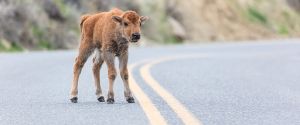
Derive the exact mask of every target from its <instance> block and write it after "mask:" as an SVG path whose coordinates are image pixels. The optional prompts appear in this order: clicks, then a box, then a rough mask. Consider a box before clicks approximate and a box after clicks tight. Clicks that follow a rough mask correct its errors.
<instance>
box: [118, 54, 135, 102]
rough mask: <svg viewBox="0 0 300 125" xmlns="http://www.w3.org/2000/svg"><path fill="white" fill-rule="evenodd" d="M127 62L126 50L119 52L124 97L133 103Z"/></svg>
mask: <svg viewBox="0 0 300 125" xmlns="http://www.w3.org/2000/svg"><path fill="white" fill-rule="evenodd" d="M127 62H128V53H127V52H126V53H123V54H121V55H120V57H119V68H120V75H121V78H122V80H123V84H124V96H125V99H126V101H127V102H128V103H134V98H133V97H132V94H131V90H130V88H129V82H128V69H127Z"/></svg>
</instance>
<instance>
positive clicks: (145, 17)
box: [140, 16, 149, 24]
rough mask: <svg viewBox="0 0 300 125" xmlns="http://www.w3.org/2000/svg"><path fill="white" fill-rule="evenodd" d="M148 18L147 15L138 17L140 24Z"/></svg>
mask: <svg viewBox="0 0 300 125" xmlns="http://www.w3.org/2000/svg"><path fill="white" fill-rule="evenodd" d="M148 19H149V17H147V16H141V18H140V20H141V24H144V23H145V22H146V21H147V20H148Z"/></svg>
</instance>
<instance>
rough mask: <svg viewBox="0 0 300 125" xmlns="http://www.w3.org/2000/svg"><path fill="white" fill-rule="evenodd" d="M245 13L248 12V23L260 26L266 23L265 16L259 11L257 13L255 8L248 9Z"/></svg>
mask: <svg viewBox="0 0 300 125" xmlns="http://www.w3.org/2000/svg"><path fill="white" fill-rule="evenodd" d="M247 12H248V18H249V20H250V21H254V22H259V23H262V24H267V23H268V19H267V16H266V15H265V14H263V13H261V12H260V11H258V10H257V9H256V8H254V7H249V8H248V10H247Z"/></svg>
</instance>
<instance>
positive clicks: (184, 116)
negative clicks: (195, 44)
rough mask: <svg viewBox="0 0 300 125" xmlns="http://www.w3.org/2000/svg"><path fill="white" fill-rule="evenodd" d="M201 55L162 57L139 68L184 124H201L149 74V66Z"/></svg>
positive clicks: (144, 77) (149, 83) (146, 80)
mask: <svg viewBox="0 0 300 125" xmlns="http://www.w3.org/2000/svg"><path fill="white" fill-rule="evenodd" d="M199 57H203V56H198V55H194V56H193V55H191V56H180V57H171V58H162V59H159V60H156V61H153V62H150V63H148V64H146V65H144V66H143V67H142V68H141V69H140V72H141V76H142V78H143V79H144V80H145V82H146V83H147V84H148V85H149V86H150V87H152V89H153V90H154V91H155V92H156V93H157V94H158V95H159V96H161V97H162V98H163V100H164V101H166V103H167V104H168V105H169V106H170V107H171V109H172V110H173V111H174V112H175V113H176V115H177V116H178V117H179V118H180V119H181V120H182V122H183V123H184V124H186V125H202V123H201V121H200V120H198V119H197V118H196V117H195V116H194V115H193V114H192V113H191V112H190V111H189V110H188V109H187V108H186V107H185V106H184V105H183V104H181V103H180V102H179V101H178V100H177V99H176V98H175V97H174V96H173V95H172V94H171V93H170V92H168V91H167V90H166V89H165V88H163V87H162V86H161V85H160V84H159V83H158V82H157V81H156V80H155V79H154V78H153V77H152V76H151V74H150V68H151V67H152V66H153V65H155V64H158V63H162V62H165V61H171V60H175V59H183V58H199Z"/></svg>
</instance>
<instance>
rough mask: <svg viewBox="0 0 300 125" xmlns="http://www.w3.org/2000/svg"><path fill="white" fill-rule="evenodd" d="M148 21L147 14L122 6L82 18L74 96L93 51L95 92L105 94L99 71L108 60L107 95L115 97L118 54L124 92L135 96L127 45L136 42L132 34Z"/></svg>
mask: <svg viewBox="0 0 300 125" xmlns="http://www.w3.org/2000/svg"><path fill="white" fill-rule="evenodd" d="M145 20H147V17H143V16H139V15H138V14H137V13H136V12H134V11H126V12H123V11H122V10H119V9H113V10H111V11H109V12H101V13H97V14H89V15H84V16H82V17H81V21H80V29H81V37H82V38H81V42H80V46H79V54H78V56H77V58H76V59H75V64H74V78H73V83H72V89H71V97H72V98H74V97H76V98H77V94H78V79H79V75H80V72H81V69H82V67H83V66H84V64H85V62H86V60H87V59H88V57H89V56H90V55H91V54H92V53H93V52H94V50H96V56H95V57H94V59H93V62H94V66H93V73H94V78H95V86H96V95H97V96H98V97H100V96H102V90H101V86H100V78H99V77H100V76H99V71H100V68H101V65H102V64H103V62H106V64H107V67H108V78H109V91H108V98H109V99H113V98H114V92H113V83H114V80H115V78H116V69H115V66H114V59H115V56H118V58H119V61H120V63H119V64H120V66H119V68H120V75H121V78H122V80H123V83H124V87H125V92H124V94H125V97H126V99H128V98H130V97H131V98H132V95H131V91H130V88H129V85H128V70H127V62H128V44H129V42H130V41H133V38H132V34H133V33H140V32H141V31H140V25H141V24H142V23H143V22H144V21H145ZM135 42H136V41H135Z"/></svg>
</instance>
